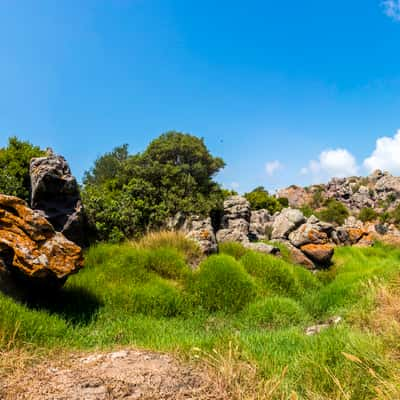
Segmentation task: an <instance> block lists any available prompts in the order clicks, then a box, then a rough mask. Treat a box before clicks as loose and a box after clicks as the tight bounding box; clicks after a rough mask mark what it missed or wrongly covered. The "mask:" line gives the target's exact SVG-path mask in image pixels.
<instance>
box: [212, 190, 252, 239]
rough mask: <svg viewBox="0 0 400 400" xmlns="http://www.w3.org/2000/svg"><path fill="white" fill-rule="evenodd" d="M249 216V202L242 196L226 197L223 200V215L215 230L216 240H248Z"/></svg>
mask: <svg viewBox="0 0 400 400" xmlns="http://www.w3.org/2000/svg"><path fill="white" fill-rule="evenodd" d="M250 216H251V210H250V203H249V202H248V201H247V200H246V199H245V198H244V197H242V196H231V197H228V199H226V200H225V201H224V215H223V217H222V220H221V225H220V229H219V230H218V232H217V241H218V242H219V243H224V242H242V243H247V242H249V233H250Z"/></svg>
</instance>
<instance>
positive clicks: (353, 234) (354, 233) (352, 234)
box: [347, 228, 366, 244]
mask: <svg viewBox="0 0 400 400" xmlns="http://www.w3.org/2000/svg"><path fill="white" fill-rule="evenodd" d="M347 233H348V235H349V242H350V244H356V243H357V242H358V241H359V240H360V239H361V238H362V237H363V236H364V235H365V234H366V232H365V231H364V230H363V229H360V228H349V229H347Z"/></svg>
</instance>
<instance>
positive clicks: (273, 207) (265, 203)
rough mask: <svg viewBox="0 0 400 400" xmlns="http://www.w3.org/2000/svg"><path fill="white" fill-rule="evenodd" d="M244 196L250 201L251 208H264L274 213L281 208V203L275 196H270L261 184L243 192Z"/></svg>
mask: <svg viewBox="0 0 400 400" xmlns="http://www.w3.org/2000/svg"><path fill="white" fill-rule="evenodd" d="M244 197H245V198H246V199H247V200H248V202H249V203H250V207H251V209H252V210H261V209H266V210H268V212H269V213H270V214H275V213H276V212H277V211H281V210H282V208H283V206H282V203H281V202H279V200H278V199H277V198H276V197H274V196H271V195H270V194H269V193H268V192H267V191H266V190H265V188H264V187H263V186H259V187H257V188H255V189H254V190H253V191H251V192H250V193H245V195H244ZM286 200H287V199H286ZM281 201H284V200H281Z"/></svg>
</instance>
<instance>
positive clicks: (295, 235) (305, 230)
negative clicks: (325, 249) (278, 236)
mask: <svg viewBox="0 0 400 400" xmlns="http://www.w3.org/2000/svg"><path fill="white" fill-rule="evenodd" d="M289 240H290V243H291V244H292V245H293V246H296V247H301V246H303V245H305V244H309V243H314V244H325V243H327V242H328V235H327V234H326V233H325V232H323V231H322V230H321V229H320V228H319V227H318V225H316V224H310V223H306V224H303V225H301V226H300V227H299V228H297V229H296V230H295V231H293V232H291V233H290V234H289Z"/></svg>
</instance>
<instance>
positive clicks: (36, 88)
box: [0, 0, 400, 192]
mask: <svg viewBox="0 0 400 400" xmlns="http://www.w3.org/2000/svg"><path fill="white" fill-rule="evenodd" d="M0 52H1V53H0V54H1V55H2V62H1V63H0V87H1V95H0V146H3V145H5V144H6V142H7V138H8V137H9V136H10V135H17V136H18V137H20V138H22V139H27V140H29V141H31V142H32V143H35V144H38V145H40V146H43V147H47V146H51V147H53V148H54V149H55V150H56V151H57V152H58V153H61V154H63V155H64V156H65V157H66V158H67V159H68V160H69V162H70V164H71V167H72V169H73V172H74V173H75V174H76V175H77V176H78V177H81V176H82V175H83V172H84V171H85V170H86V169H88V168H89V167H90V166H91V165H92V163H93V161H94V159H95V158H96V157H97V156H99V155H101V154H102V153H104V152H106V151H109V150H111V149H112V148H113V147H115V146H117V145H120V144H122V143H129V145H130V150H131V152H138V151H142V150H143V149H144V148H145V147H146V145H147V144H148V143H149V142H150V141H151V140H152V139H153V138H155V137H157V136H158V135H159V134H161V133H162V132H165V131H167V130H179V131H184V132H190V133H192V134H195V135H197V136H201V137H204V139H205V142H206V144H207V145H208V147H209V148H210V150H211V151H212V153H213V154H215V155H219V156H221V157H223V158H224V160H225V161H226V163H227V167H226V168H225V170H224V171H223V172H222V173H220V174H219V176H218V180H219V181H220V182H221V183H223V184H224V185H225V186H227V187H235V188H238V190H239V191H241V192H243V191H246V190H250V189H252V188H254V187H255V186H258V185H264V186H266V187H267V188H268V189H270V190H273V189H275V188H279V187H283V186H287V185H289V184H292V183H297V184H308V183H312V182H315V181H318V180H326V179H328V178H329V177H330V176H332V175H349V174H353V173H359V174H366V173H368V172H369V171H370V170H372V169H373V168H376V167H381V168H384V169H389V170H391V171H392V172H393V173H396V174H400V134H398V135H397V131H398V130H399V129H400V0H387V1H384V2H382V1H381V0H336V1H332V2H331V1H329V2H328V1H317V0H304V1H298V0H286V1H272V0H259V1H255V0H248V1H235V0H230V1H225V0H218V1H215V0H213V1H211V0H202V1H191V0H68V1H63V0H57V1H53V0H51V1H50V0H49V1H47V0H2V1H1V4H0ZM384 137H387V138H386V139H382V138H384ZM377 140H379V141H378V143H377Z"/></svg>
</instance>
